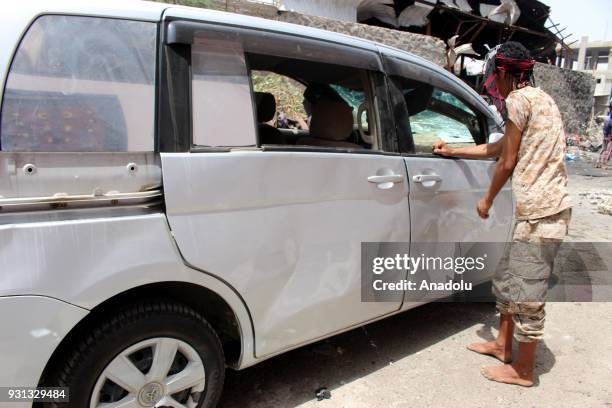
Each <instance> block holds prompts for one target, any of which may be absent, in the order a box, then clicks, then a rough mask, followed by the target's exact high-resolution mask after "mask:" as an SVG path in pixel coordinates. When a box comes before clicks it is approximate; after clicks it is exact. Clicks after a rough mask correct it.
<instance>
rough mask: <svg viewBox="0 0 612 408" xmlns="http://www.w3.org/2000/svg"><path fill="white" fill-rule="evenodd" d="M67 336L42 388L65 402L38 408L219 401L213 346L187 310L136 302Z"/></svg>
mask: <svg viewBox="0 0 612 408" xmlns="http://www.w3.org/2000/svg"><path fill="white" fill-rule="evenodd" d="M90 323H91V322H90ZM75 337H76V340H74V341H73V342H72V343H71V344H69V345H68V348H67V349H64V352H63V354H62V356H60V357H61V358H58V359H57V360H55V361H57V362H58V364H57V367H56V368H55V369H52V370H50V375H48V376H47V380H46V381H45V384H47V386H57V387H67V388H68V389H69V402H68V403H60V402H55V403H46V404H44V405H43V406H44V407H70V408H72V407H74V408H83V407H96V406H97V405H98V404H99V403H100V404H101V403H103V402H119V401H124V400H125V402H126V403H127V402H129V401H133V402H134V406H139V405H138V403H140V404H141V405H143V406H164V405H165V404H164V403H163V402H165V401H172V400H171V399H166V398H173V399H175V401H178V402H179V403H180V404H184V405H178V406H185V407H189V408H192V407H193V408H209V407H215V406H216V405H217V402H218V400H219V398H220V396H221V391H222V389H223V381H224V378H225V362H224V361H225V360H224V356H223V350H222V347H221V342H220V341H219V338H218V337H217V334H216V333H215V331H214V330H213V328H212V327H211V326H210V325H209V324H208V322H207V321H206V320H205V319H204V318H203V317H202V316H201V315H200V314H199V313H197V312H196V311H195V310H193V309H192V308H190V307H189V306H186V305H184V304H181V303H177V302H174V301H160V300H150V301H141V302H138V303H134V304H131V305H128V306H123V307H119V308H116V309H114V310H112V311H111V312H109V313H104V314H103V316H102V317H101V318H96V323H94V324H89V325H87V327H83V328H81V329H80V330H79V332H78V335H77V336H74V337H73V338H75ZM173 350H174V354H172V353H173ZM130 365H131V366H130ZM166 367H169V368H168V369H167V368H166ZM134 368H136V370H137V371H135V370H134ZM139 372H140V373H141V375H142V377H141V376H140V374H138V373H139ZM164 372H166V374H165V375H164V374H162V373H164ZM202 376H204V380H203V381H201V379H202ZM196 381H197V384H196V385H194V386H192V387H189V388H186V389H184V390H182V391H181V392H177V393H172V394H171V395H170V392H172V391H176V390H177V389H178V388H180V387H183V386H185V385H186V384H187V385H189V384H190V382H196ZM119 384H121V385H119ZM143 384H144V385H143ZM141 385H142V386H141ZM160 393H161V394H163V395H161V396H160ZM186 396H187V398H186ZM185 398H186V399H185ZM160 399H161V401H160ZM149 404H151V405H149ZM156 404H158V405H156ZM129 406H132V405H129ZM172 406H174V405H172Z"/></svg>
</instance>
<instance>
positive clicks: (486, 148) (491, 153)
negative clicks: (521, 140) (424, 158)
mask: <svg viewBox="0 0 612 408" xmlns="http://www.w3.org/2000/svg"><path fill="white" fill-rule="evenodd" d="M504 139H505V137H504V138H502V139H500V140H498V141H497V142H495V143H487V144H481V145H478V146H467V147H449V146H448V145H447V144H446V143H444V142H443V141H442V140H438V141H437V142H435V143H434V144H433V153H434V154H439V155H441V156H452V157H465V158H466V159H489V158H492V157H499V155H500V154H501V151H502V143H503V140H504Z"/></svg>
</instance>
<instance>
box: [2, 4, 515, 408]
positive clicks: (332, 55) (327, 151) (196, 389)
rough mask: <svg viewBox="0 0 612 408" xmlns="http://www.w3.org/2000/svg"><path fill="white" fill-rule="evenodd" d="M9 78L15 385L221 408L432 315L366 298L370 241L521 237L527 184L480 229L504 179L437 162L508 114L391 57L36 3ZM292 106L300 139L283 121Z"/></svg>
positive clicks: (201, 21)
mask: <svg viewBox="0 0 612 408" xmlns="http://www.w3.org/2000/svg"><path fill="white" fill-rule="evenodd" d="M0 84H2V88H1V94H0V97H1V102H2V105H1V119H0V121H1V123H0V323H1V324H2V329H1V330H0V360H1V361H2V363H3V370H1V371H0V386H2V387H37V386H38V387H43V386H49V387H50V386H54V387H55V386H58V387H68V388H69V392H70V403H69V406H72V407H79V408H80V407H86V406H87V407H151V406H155V407H161V406H171V407H211V406H214V405H216V403H217V401H218V399H219V397H220V394H221V390H222V386H223V380H224V370H225V368H226V367H230V368H233V369H242V368H245V367H249V366H252V365H254V364H257V363H258V362H261V361H263V360H265V359H267V358H270V357H272V356H275V355H278V354H280V353H283V352H285V351H287V350H290V349H293V348H296V347H299V346H301V345H304V344H307V343H311V342H314V341H317V340H319V339H322V338H325V337H329V336H332V335H334V334H337V333H339V332H342V331H346V330H349V329H351V328H354V327H357V326H359V325H363V324H365V323H368V322H372V321H374V320H377V319H381V318H383V317H386V316H390V315H392V314H395V313H399V312H401V311H405V310H407V309H410V308H412V307H414V306H416V305H417V304H418V303H414V302H407V301H402V298H399V299H398V300H397V301H393V302H362V301H361V281H360V251H361V243H362V242H404V243H416V242H431V243H435V242H442V241H447V242H476V241H505V240H506V239H507V237H508V233H509V228H510V225H511V219H512V198H511V192H510V190H509V189H505V190H504V191H503V192H502V194H501V196H499V198H498V200H496V204H495V208H494V209H493V211H492V213H491V216H490V218H489V219H488V220H486V221H483V220H480V219H479V218H478V217H477V215H476V211H475V207H476V203H477V200H478V198H479V197H480V196H481V195H482V194H483V192H484V191H485V189H486V188H487V186H488V183H489V180H490V176H491V173H492V171H493V166H494V162H493V161H489V160H457V159H448V158H441V157H437V156H434V155H432V154H431V143H432V141H433V140H435V139H437V138H442V139H444V140H446V141H447V142H449V143H458V144H464V145H470V144H482V143H485V142H486V141H487V140H488V137H489V135H490V134H492V133H493V132H498V131H499V130H500V126H501V125H502V124H501V123H500V122H499V121H498V119H496V115H495V113H494V112H493V111H492V110H490V109H489V107H488V106H487V104H486V103H485V102H484V100H482V99H481V98H480V97H479V96H478V95H477V94H476V93H475V92H474V91H473V90H471V89H470V88H469V87H468V86H466V85H465V84H464V83H462V82H461V81H460V80H458V79H456V78H455V77H454V76H452V75H450V74H449V73H447V72H446V71H444V70H442V69H441V68H439V67H437V66H435V65H433V64H431V63H428V62H427V61H425V60H423V59H420V58H418V57H415V56H413V55H411V54H409V53H406V52H402V51H399V50H397V49H393V48H389V47H386V46H384V45H381V44H376V43H373V42H368V41H364V40H361V39H357V38H353V37H349V36H344V35H340V34H336V33H331V32H327V31H321V30H316V29H312V28H309V27H303V26H297V25H292V24H286V23H281V22H276V21H270V20H264V19H259V18H253V17H247V16H241V15H235V14H229V13H222V12H215V11H209V10H201V9H195V8H188V7H179V6H172V5H167V4H160V3H147V2H127V1H125V2H111V1H108V0H105V1H101V2H96V1H88V2H76V1H62V0H52V1H45V2H40V1H38V2H37V1H20V2H19V3H18V4H16V5H14V6H13V7H11V8H7V9H5V10H4V11H3V12H2V14H1V15H0ZM271 84H274V85H271ZM287 100H298V101H299V103H298V104H297V105H298V107H297V108H296V109H295V110H296V111H299V114H301V115H302V116H303V117H302V120H301V121H302V122H303V123H305V125H304V124H302V125H301V126H279V123H281V122H282V121H281V120H277V119H278V117H279V116H282V117H290V116H291V114H293V115H296V114H297V113H295V112H294V113H291V112H288V111H287V106H295V104H293V105H291V104H289V103H288V102H287ZM293 119H296V118H295V117H294V118H293ZM460 250H461V251H463V250H465V248H460ZM15 404H16V405H19V404H18V403H17V402H16V403H15ZM26 404H31V402H30V403H26Z"/></svg>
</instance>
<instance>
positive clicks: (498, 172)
mask: <svg viewBox="0 0 612 408" xmlns="http://www.w3.org/2000/svg"><path fill="white" fill-rule="evenodd" d="M521 134H522V132H521V130H519V128H518V127H516V125H515V124H514V123H512V121H510V120H508V121H506V133H505V135H504V137H503V138H502V139H501V140H500V142H502V146H501V155H500V156H499V160H498V161H497V163H496V164H495V172H494V173H493V179H492V180H491V185H490V186H489V190H488V191H487V193H486V194H485V196H484V197H483V198H482V199H481V200H480V201H479V202H478V208H477V210H478V215H480V217H481V218H488V217H489V209H490V208H491V206H492V205H493V200H495V197H496V196H497V194H498V193H499V191H500V190H501V189H502V187H503V186H504V184H506V181H508V179H509V178H510V176H511V175H512V172H513V171H514V167H515V166H516V161H517V158H518V151H519V147H520V146H521Z"/></svg>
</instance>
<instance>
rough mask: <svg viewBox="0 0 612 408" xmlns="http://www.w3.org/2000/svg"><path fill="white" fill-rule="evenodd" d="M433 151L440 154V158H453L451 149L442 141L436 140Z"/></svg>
mask: <svg viewBox="0 0 612 408" xmlns="http://www.w3.org/2000/svg"><path fill="white" fill-rule="evenodd" d="M432 150H433V153H434V154H439V155H440V156H452V150H451V148H450V147H448V145H447V144H446V143H444V142H443V141H442V140H436V141H435V142H434V144H433V146H432Z"/></svg>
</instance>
